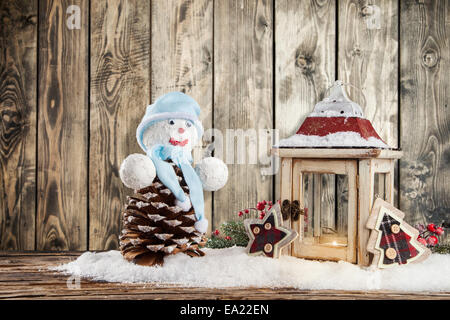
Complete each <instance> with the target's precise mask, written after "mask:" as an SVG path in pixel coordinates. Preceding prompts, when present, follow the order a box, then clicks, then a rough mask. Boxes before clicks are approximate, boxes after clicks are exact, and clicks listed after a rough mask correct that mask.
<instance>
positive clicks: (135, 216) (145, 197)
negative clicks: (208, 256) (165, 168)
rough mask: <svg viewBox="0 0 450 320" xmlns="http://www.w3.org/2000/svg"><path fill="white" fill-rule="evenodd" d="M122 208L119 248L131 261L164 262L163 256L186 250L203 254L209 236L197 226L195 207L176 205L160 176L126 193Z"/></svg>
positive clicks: (196, 255) (182, 184)
mask: <svg viewBox="0 0 450 320" xmlns="http://www.w3.org/2000/svg"><path fill="white" fill-rule="evenodd" d="M172 165H173V166H174V169H175V173H176V174H177V176H178V179H179V182H180V186H181V187H182V188H183V190H184V191H185V193H186V194H187V195H189V188H188V186H187V184H186V182H185V180H184V178H183V174H182V172H181V170H180V169H179V168H178V167H177V166H175V165H174V164H173V163H172ZM127 200H128V201H127V204H126V205H125V210H124V212H123V230H122V234H121V236H120V237H119V240H120V250H121V252H122V255H123V256H124V257H125V259H127V260H128V261H132V262H134V263H136V264H139V265H146V266H153V265H163V263H164V257H165V256H167V255H170V254H177V253H180V252H183V253H185V254H188V255H189V256H191V257H199V256H204V255H205V254H204V252H203V251H201V250H200V248H201V247H203V246H204V245H205V244H206V238H205V237H204V236H203V234H201V233H199V232H198V231H197V230H195V228H194V224H195V222H196V217H195V212H194V208H193V207H191V209H190V210H189V211H187V212H184V211H183V210H182V209H181V208H180V207H178V206H176V205H175V200H176V198H175V196H174V195H173V194H172V192H171V191H170V190H169V189H168V188H166V187H165V186H164V185H163V184H162V183H161V181H160V180H159V179H158V178H155V180H154V182H153V183H152V184H151V185H150V186H148V187H145V188H143V189H140V190H137V191H136V192H135V193H134V194H133V195H132V196H130V197H127Z"/></svg>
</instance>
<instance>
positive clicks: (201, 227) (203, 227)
mask: <svg viewBox="0 0 450 320" xmlns="http://www.w3.org/2000/svg"><path fill="white" fill-rule="evenodd" d="M194 228H195V230H197V231H198V232H200V233H206V231H207V230H208V220H206V218H203V219H202V220H200V221H197V222H196V223H195V224H194Z"/></svg>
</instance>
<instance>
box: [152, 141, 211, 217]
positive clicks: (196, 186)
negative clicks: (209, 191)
mask: <svg viewBox="0 0 450 320" xmlns="http://www.w3.org/2000/svg"><path fill="white" fill-rule="evenodd" d="M147 156H149V157H150V159H152V160H153V163H154V165H155V168H156V175H157V176H158V178H159V180H161V182H162V183H163V184H164V185H165V186H166V187H167V188H169V189H170V191H172V193H173V194H174V195H175V197H176V198H177V199H178V200H179V201H181V202H184V201H186V195H185V194H184V191H183V189H182V188H181V187H180V183H179V181H178V178H177V175H176V174H175V170H174V169H173V167H172V165H171V164H170V163H168V162H166V161H165V160H169V159H170V160H172V161H173V162H174V163H175V164H176V165H177V166H178V167H179V168H180V169H181V171H182V172H183V177H184V180H185V181H186V183H187V185H188V187H189V195H190V198H191V203H192V206H193V207H194V210H195V217H196V218H197V220H198V221H200V220H202V219H203V217H204V200H203V187H202V182H201V181H200V178H199V177H198V175H197V173H196V172H195V170H194V168H192V166H191V163H192V155H191V153H190V152H186V151H184V150H183V148H182V147H179V146H171V145H162V144H157V145H155V146H153V147H152V148H151V149H150V151H148V152H147Z"/></svg>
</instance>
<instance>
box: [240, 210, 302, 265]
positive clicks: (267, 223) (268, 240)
mask: <svg viewBox="0 0 450 320" xmlns="http://www.w3.org/2000/svg"><path fill="white" fill-rule="evenodd" d="M282 221H283V220H282V216H281V210H280V205H279V204H278V203H277V204H276V205H274V206H273V207H272V209H271V210H270V211H269V212H268V213H267V214H266V215H265V216H264V218H263V219H262V220H261V219H246V220H244V225H245V228H246V230H247V234H248V236H249V238H250V241H249V242H248V245H247V253H248V254H249V255H263V256H266V257H269V258H279V257H280V252H281V249H282V248H284V247H285V246H287V245H288V244H290V243H291V242H292V241H294V239H295V238H296V237H297V236H298V233H297V232H296V231H295V230H292V229H288V228H285V227H282V226H281V223H282Z"/></svg>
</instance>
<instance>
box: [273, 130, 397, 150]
mask: <svg viewBox="0 0 450 320" xmlns="http://www.w3.org/2000/svg"><path fill="white" fill-rule="evenodd" d="M275 147H373V148H384V149H386V148H389V146H388V145H387V144H385V143H384V142H383V141H381V140H380V139H377V138H375V137H369V138H368V139H364V138H363V137H361V135H360V134H359V133H358V132H353V131H346V132H336V133H330V134H328V135H326V136H322V137H321V136H308V135H304V134H294V135H293V136H290V137H289V138H286V139H281V140H280V141H279V142H278V145H276V146H275Z"/></svg>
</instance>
